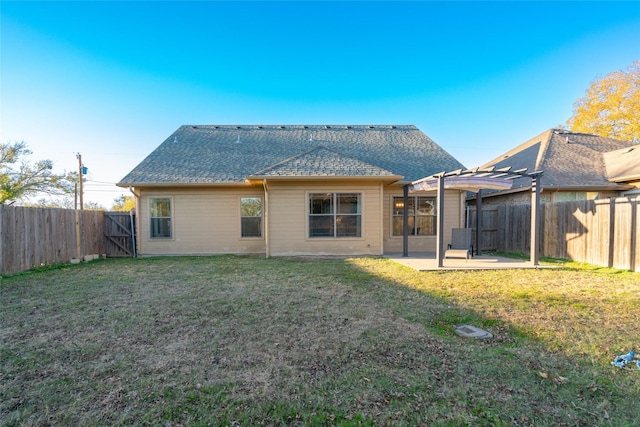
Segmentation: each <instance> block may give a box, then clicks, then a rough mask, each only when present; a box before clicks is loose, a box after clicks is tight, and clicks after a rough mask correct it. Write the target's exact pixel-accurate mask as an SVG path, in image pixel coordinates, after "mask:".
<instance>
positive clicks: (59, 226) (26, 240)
mask: <svg viewBox="0 0 640 427" xmlns="http://www.w3.org/2000/svg"><path fill="white" fill-rule="evenodd" d="M79 218H80V236H81V239H80V246H81V256H84V255H93V254H103V253H104V212H102V211H80V212H79ZM77 257H78V252H77V244H76V217H75V211H74V210H73V209H58V208H25V207H21V206H6V205H2V204H0V273H3V274H12V273H17V272H20V271H25V270H29V269H31V268H34V267H39V266H43V265H52V264H58V263H63V262H69V261H70V260H71V259H73V258H77Z"/></svg>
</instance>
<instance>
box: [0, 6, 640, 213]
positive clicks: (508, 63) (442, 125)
mask: <svg viewBox="0 0 640 427" xmlns="http://www.w3.org/2000/svg"><path fill="white" fill-rule="evenodd" d="M0 7H1V9H0V13H1V17H2V29H1V31H2V34H1V35H2V42H1V43H2V45H1V47H2V49H1V53H0V55H1V58H2V63H1V71H2V73H1V74H0V91H1V92H0V94H1V103H2V105H1V106H0V107H1V108H2V111H1V113H2V118H1V127H2V133H1V135H0V137H1V138H2V140H3V142H4V141H6V140H23V139H24V140H25V141H26V142H27V143H28V144H29V145H30V146H31V148H32V149H33V151H34V153H35V157H49V158H52V159H53V160H54V162H55V165H56V167H57V168H60V169H72V168H74V167H76V165H75V156H74V155H73V153H74V152H82V153H83V160H84V161H85V164H86V165H87V166H88V167H89V170H90V178H93V180H94V181H101V182H117V181H118V180H119V179H121V178H122V177H123V176H124V175H125V174H126V173H127V172H128V171H129V170H131V169H132V168H133V167H134V166H135V165H136V164H137V163H138V162H139V161H140V160H142V158H144V157H145V156H146V155H147V154H148V153H150V152H151V151H152V150H153V149H154V148H155V147H156V146H157V145H159V144H160V143H161V142H162V141H163V140H164V139H165V138H166V137H167V136H168V135H170V134H171V132H173V131H174V130H175V129H176V128H177V127H178V126H180V125H182V124H225V123H238V124H277V123H283V124H295V123H299V124H369V123H372V124H377V123H380V124H415V125H416V126H417V127H419V128H420V129H421V130H422V131H423V132H424V133H426V134H427V135H428V136H430V137H431V138H432V139H434V140H435V141H436V142H437V143H438V144H439V145H441V146H442V147H443V148H444V149H445V150H447V151H448V152H450V153H451V154H453V155H454V156H455V157H456V158H457V159H458V160H460V161H461V162H462V163H463V164H465V165H466V166H469V167H471V166H476V165H479V164H482V163H484V162H486V161H488V160H490V159H491V158H494V157H496V156H497V155H498V154H500V153H501V152H504V151H506V150H508V149H509V148H512V147H513V146H515V145H517V144H520V143H521V142H524V141H526V140H527V139H529V138H531V137H532V136H535V135H537V134H539V133H540V132H542V131H543V130H545V129H547V128H550V127H554V126H556V125H557V124H559V123H563V122H564V121H565V120H566V119H567V118H568V117H569V115H570V114H571V110H572V102H573V101H574V100H575V99H576V98H577V97H579V96H581V95H582V94H583V93H584V90H585V89H586V87H587V86H588V84H589V82H590V81H591V80H592V79H593V78H594V77H595V75H596V74H606V73H607V72H609V71H613V70H616V69H620V68H624V67H626V66H627V65H629V64H630V63H631V62H632V61H633V60H634V59H639V58H640V47H639V46H640V43H638V42H637V40H640V4H639V3H637V2H620V3H616V2H613V3H612V2H603V3H601V2H565V3H555V2H531V3H529V2H406V3H398V2H351V3H344V2H257V3H254V2H230V3H227V2H188V3H184V2H145V1H141V2H40V3H34V2H7V1H3V2H2V3H1V5H0ZM91 174H93V176H91ZM88 188H89V190H90V188H91V186H90V185H89V186H88ZM93 195H95V197H101V198H102V200H106V201H103V204H105V205H108V202H109V200H110V199H112V198H113V197H115V195H117V194H115V195H114V194H107V193H104V194H101V193H99V192H97V191H96V192H95V193H94V194H93ZM87 197H88V198H89V199H91V197H92V193H91V192H89V193H88V194H87ZM109 197H110V199H109Z"/></svg>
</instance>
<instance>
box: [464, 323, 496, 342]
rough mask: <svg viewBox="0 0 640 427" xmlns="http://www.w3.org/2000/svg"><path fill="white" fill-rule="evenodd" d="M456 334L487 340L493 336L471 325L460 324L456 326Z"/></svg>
mask: <svg viewBox="0 0 640 427" xmlns="http://www.w3.org/2000/svg"><path fill="white" fill-rule="evenodd" d="M456 334H458V335H460V336H461V337H466V338H477V339H480V340H488V339H490V338H493V334H491V333H490V332H487V331H485V330H484V329H480V328H478V327H475V326H472V325H462V326H458V327H457V328H456Z"/></svg>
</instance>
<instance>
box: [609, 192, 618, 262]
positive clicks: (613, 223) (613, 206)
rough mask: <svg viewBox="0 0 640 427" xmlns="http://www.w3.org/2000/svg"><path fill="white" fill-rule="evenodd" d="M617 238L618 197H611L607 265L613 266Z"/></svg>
mask: <svg viewBox="0 0 640 427" xmlns="http://www.w3.org/2000/svg"><path fill="white" fill-rule="evenodd" d="M615 238H616V199H615V198H613V197H611V198H610V199H609V247H608V250H609V260H608V261H607V267H613V261H614V252H615V250H614V249H615Z"/></svg>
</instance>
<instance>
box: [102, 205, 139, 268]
mask: <svg viewBox="0 0 640 427" xmlns="http://www.w3.org/2000/svg"><path fill="white" fill-rule="evenodd" d="M135 222H136V216H135V214H133V213H129V212H105V213H104V240H105V241H104V247H105V252H106V254H107V257H110V258H116V257H134V256H136V227H135Z"/></svg>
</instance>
